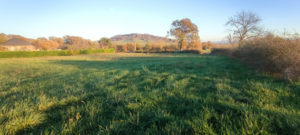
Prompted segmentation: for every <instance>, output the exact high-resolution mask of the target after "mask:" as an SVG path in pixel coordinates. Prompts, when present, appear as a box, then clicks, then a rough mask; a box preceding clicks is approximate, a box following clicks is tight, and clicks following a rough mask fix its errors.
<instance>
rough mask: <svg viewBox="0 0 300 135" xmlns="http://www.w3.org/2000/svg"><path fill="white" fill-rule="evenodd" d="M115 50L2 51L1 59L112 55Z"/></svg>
mask: <svg viewBox="0 0 300 135" xmlns="http://www.w3.org/2000/svg"><path fill="white" fill-rule="evenodd" d="M112 52H115V50H114V49H90V50H88V49H85V50H54V51H0V58H20V57H21V58H24V57H29V58H30V57H42V56H71V55H80V54H94V53H112Z"/></svg>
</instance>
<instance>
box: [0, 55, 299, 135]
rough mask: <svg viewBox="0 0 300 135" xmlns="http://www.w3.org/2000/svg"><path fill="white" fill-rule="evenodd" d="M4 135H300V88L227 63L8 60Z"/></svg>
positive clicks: (3, 83)
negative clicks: (31, 134)
mask: <svg viewBox="0 0 300 135" xmlns="http://www.w3.org/2000/svg"><path fill="white" fill-rule="evenodd" d="M0 69H1V70H0V108H1V111H0V133H1V134H30V133H33V134H130V135H131V134H299V133H300V130H299V129H300V110H299V109H300V105H299V103H300V98H299V92H300V84H299V83H289V82H285V81H283V80H278V79H273V78H270V77H267V76H264V75H260V74H259V73H257V72H255V71H254V70H252V69H249V68H247V67H245V66H244V65H243V64H241V63H239V62H237V61H235V60H233V59H230V58H226V57H221V56H199V55H192V54H184V55H180V54H176V55H174V54H95V55H85V56H61V57H44V58H13V59H0Z"/></svg>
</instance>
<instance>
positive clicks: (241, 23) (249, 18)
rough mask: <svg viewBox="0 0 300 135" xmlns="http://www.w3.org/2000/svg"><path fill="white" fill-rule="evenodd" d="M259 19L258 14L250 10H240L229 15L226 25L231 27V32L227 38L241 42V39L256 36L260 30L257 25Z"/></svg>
mask: <svg viewBox="0 0 300 135" xmlns="http://www.w3.org/2000/svg"><path fill="white" fill-rule="evenodd" d="M260 22H261V19H260V17H259V16H258V15H256V14H255V13H252V12H245V11H241V12H238V13H237V14H236V15H235V16H233V17H230V18H229V20H228V21H227V23H226V25H227V26H229V27H231V29H230V30H231V31H232V34H230V36H228V37H227V38H230V39H231V42H232V41H233V40H238V42H241V41H243V40H246V39H249V38H252V37H256V36H258V35H260V34H261V32H262V30H261V28H260V27H259V23H260Z"/></svg>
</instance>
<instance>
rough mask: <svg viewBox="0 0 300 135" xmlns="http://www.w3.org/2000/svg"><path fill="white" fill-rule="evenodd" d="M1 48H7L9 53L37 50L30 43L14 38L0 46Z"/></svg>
mask: <svg viewBox="0 0 300 135" xmlns="http://www.w3.org/2000/svg"><path fill="white" fill-rule="evenodd" d="M0 46H1V47H4V48H6V49H7V50H8V51H34V50H36V48H35V47H34V46H33V45H31V44H30V43H29V42H27V41H25V40H23V39H20V38H12V39H10V40H8V41H6V42H4V43H2V45H0Z"/></svg>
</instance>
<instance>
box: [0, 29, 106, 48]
mask: <svg viewBox="0 0 300 135" xmlns="http://www.w3.org/2000/svg"><path fill="white" fill-rule="evenodd" d="M12 38H20V39H23V40H25V41H27V42H29V43H31V44H32V45H34V46H35V47H36V48H37V49H38V50H83V49H106V48H111V47H112V46H111V42H110V41H108V42H107V40H110V39H108V38H102V39H100V40H99V41H92V40H89V39H84V38H82V37H79V36H69V35H67V36H64V37H49V38H45V37H41V38H37V39H30V38H26V37H23V36H20V35H5V34H3V33H2V34H0V44H1V43H4V42H6V41H8V40H9V39H12ZM0 49H1V48H0Z"/></svg>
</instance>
